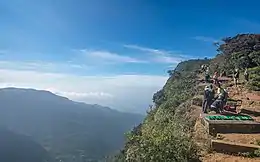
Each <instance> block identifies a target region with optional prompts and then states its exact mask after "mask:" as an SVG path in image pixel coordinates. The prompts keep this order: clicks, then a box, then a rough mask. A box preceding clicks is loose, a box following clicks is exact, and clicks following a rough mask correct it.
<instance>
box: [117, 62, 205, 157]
mask: <svg viewBox="0 0 260 162" xmlns="http://www.w3.org/2000/svg"><path fill="white" fill-rule="evenodd" d="M204 63H208V60H192V61H186V62H182V63H180V64H179V65H178V66H177V68H176V69H177V70H174V71H173V72H172V74H171V76H170V78H169V79H168V81H167V83H166V85H165V86H164V87H163V89H162V90H160V91H158V92H157V93H156V94H154V97H153V101H154V103H155V108H154V109H152V110H151V111H150V112H149V113H148V114H147V117H146V118H145V120H144V121H143V123H142V125H140V126H139V127H137V128H135V129H134V130H133V131H132V132H131V133H129V134H128V141H127V144H126V146H125V149H124V150H122V154H120V155H118V157H117V158H116V160H115V161H169V162H172V161H182V162H185V161H198V160H199V157H198V155H197V149H196V148H197V146H196V144H195V141H193V140H192V134H191V132H192V130H193V126H194V124H195V121H196V119H197V116H198V111H197V109H196V107H192V106H191V104H192V98H193V96H195V95H197V94H198V91H197V89H196V78H197V73H196V71H197V70H199V68H200V66H201V64H204ZM186 69H189V70H188V71H187V70H186Z"/></svg>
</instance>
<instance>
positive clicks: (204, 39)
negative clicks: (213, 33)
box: [192, 36, 219, 43]
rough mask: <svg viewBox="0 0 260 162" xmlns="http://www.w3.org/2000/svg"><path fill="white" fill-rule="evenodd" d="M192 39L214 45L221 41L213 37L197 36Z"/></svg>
mask: <svg viewBox="0 0 260 162" xmlns="http://www.w3.org/2000/svg"><path fill="white" fill-rule="evenodd" d="M192 39H195V40H198V41H203V42H210V43H214V42H218V41H219V40H217V39H215V38H212V37H205V36H195V37H192Z"/></svg>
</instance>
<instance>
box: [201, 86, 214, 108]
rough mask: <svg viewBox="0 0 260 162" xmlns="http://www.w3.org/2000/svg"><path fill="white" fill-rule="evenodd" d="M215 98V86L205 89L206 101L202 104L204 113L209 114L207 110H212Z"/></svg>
mask: <svg viewBox="0 0 260 162" xmlns="http://www.w3.org/2000/svg"><path fill="white" fill-rule="evenodd" d="M213 98H214V90H213V86H212V85H210V86H206V87H205V89H204V100H203V103H202V111H203V113H207V110H208V109H209V108H210V105H211V103H212V101H213Z"/></svg>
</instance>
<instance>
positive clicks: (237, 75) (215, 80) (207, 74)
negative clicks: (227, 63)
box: [201, 65, 249, 87]
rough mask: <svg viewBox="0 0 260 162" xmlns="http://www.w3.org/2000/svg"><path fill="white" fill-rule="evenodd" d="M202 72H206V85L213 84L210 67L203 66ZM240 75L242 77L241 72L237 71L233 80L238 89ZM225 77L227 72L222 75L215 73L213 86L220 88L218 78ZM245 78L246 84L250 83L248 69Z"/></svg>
mask: <svg viewBox="0 0 260 162" xmlns="http://www.w3.org/2000/svg"><path fill="white" fill-rule="evenodd" d="M201 71H202V72H204V74H205V82H206V83H211V82H212V81H211V77H210V74H209V66H208V65H201ZM239 75H240V73H239V70H238V69H235V70H234V72H233V79H234V85H235V86H236V87H237V85H238V80H239ZM223 76H226V72H225V71H223V72H222V73H221V74H220V75H219V73H218V72H217V71H216V72H215V73H214V75H213V77H212V79H213V84H215V85H216V86H220V83H219V80H218V78H219V77H223ZM244 78H245V81H246V82H248V81H249V73H248V70H247V68H246V69H245V71H244Z"/></svg>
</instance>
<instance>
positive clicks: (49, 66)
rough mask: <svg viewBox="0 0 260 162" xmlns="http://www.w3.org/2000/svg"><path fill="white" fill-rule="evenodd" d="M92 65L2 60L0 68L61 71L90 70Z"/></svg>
mask: <svg viewBox="0 0 260 162" xmlns="http://www.w3.org/2000/svg"><path fill="white" fill-rule="evenodd" d="M90 68H91V67H89V66H86V65H84V64H73V63H69V62H67V63H66V62H64V63H60V62H59V63H57V62H43V61H0V69H15V70H37V71H43V72H44V71H46V72H60V71H66V70H78V69H81V70H88V69H90Z"/></svg>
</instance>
